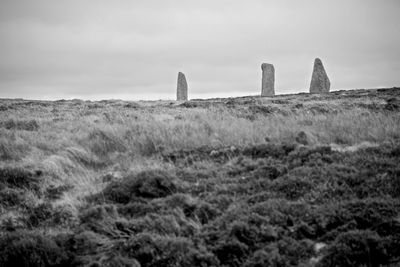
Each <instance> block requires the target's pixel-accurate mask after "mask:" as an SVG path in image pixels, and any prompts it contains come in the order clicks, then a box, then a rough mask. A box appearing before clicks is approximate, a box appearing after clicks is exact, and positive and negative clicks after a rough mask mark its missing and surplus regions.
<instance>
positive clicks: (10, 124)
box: [1, 120, 39, 131]
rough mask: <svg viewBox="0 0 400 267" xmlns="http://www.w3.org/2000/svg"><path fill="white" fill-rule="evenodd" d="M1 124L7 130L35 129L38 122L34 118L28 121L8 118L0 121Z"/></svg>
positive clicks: (37, 127) (37, 126)
mask: <svg viewBox="0 0 400 267" xmlns="http://www.w3.org/2000/svg"><path fill="white" fill-rule="evenodd" d="M1 126H2V127H4V128H6V129H8V130H25V131H37V130H38V129H39V124H38V123H37V122H36V121H35V120H30V121H15V120H8V121H5V122H2V123H1Z"/></svg>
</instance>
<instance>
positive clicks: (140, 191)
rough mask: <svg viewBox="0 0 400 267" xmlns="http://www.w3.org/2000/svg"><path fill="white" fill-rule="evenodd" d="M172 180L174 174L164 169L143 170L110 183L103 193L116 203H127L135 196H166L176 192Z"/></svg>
mask: <svg viewBox="0 0 400 267" xmlns="http://www.w3.org/2000/svg"><path fill="white" fill-rule="evenodd" d="M174 180H175V176H172V175H171V174H170V173H168V172H166V171H161V170H151V171H143V172H141V173H139V174H137V175H129V176H127V177H125V178H123V179H122V180H121V181H119V182H113V183H111V184H110V185H108V186H107V187H106V188H105V189H104V191H103V194H104V196H105V197H106V198H107V199H108V200H111V201H114V202H117V203H128V202H130V201H132V200H134V199H135V198H137V197H141V198H159V197H166V196H168V195H171V194H173V193H175V192H177V186H176V185H175V182H174Z"/></svg>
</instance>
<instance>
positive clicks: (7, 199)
mask: <svg viewBox="0 0 400 267" xmlns="http://www.w3.org/2000/svg"><path fill="white" fill-rule="evenodd" d="M24 202H25V194H24V191H23V190H21V189H14V188H4V189H2V190H0V203H1V205H3V206H6V207H10V206H15V205H22V204H23V203H24Z"/></svg>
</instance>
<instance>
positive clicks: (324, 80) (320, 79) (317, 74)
mask: <svg viewBox="0 0 400 267" xmlns="http://www.w3.org/2000/svg"><path fill="white" fill-rule="evenodd" d="M330 88H331V82H330V81H329V78H328V75H327V74H326V72H325V69H324V65H322V61H321V59H319V58H316V59H315V61H314V70H313V74H312V77H311V84H310V93H311V94H322V93H329V90H330Z"/></svg>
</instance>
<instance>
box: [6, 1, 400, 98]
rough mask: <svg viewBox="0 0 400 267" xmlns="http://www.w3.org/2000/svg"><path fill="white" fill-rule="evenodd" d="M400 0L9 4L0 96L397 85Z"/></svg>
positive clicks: (203, 93) (170, 94) (168, 94)
mask: <svg viewBox="0 0 400 267" xmlns="http://www.w3.org/2000/svg"><path fill="white" fill-rule="evenodd" d="M399 14H400V1H399V0H335V1H327V0H301V1H300V0H291V1H290V0H259V1H257V0H249V1H236V0H202V1H195V0H181V1H178V0H158V1H155V0H141V1H139V0H113V1H109V0H68V1H67V0H34V1H33V0H0V97H13V98H14V97H23V98H34V99H60V98H83V99H106V98H123V99H160V98H164V99H174V98H175V90H176V79H177V74H178V71H182V72H184V73H185V74H186V78H187V80H188V84H189V98H196V97H201V98H208V97H214V96H226V97H229V96H238V95H249V94H252V95H256V94H259V93H260V90H261V88H260V87H261V67H260V66H261V63H262V62H267V63H272V64H274V65H275V70H276V84H275V87H276V90H275V91H276V93H277V94H281V93H293V92H302V91H307V90H308V87H309V82H310V79H311V71H312V64H313V61H314V58H315V57H320V58H321V59H322V61H323V63H324V65H325V69H326V71H327V73H328V75H329V77H330V79H331V84H332V87H331V88H332V89H333V90H336V89H352V88H374V87H392V86H399V85H400V75H399V74H400V50H399V47H400V16H399Z"/></svg>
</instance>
